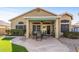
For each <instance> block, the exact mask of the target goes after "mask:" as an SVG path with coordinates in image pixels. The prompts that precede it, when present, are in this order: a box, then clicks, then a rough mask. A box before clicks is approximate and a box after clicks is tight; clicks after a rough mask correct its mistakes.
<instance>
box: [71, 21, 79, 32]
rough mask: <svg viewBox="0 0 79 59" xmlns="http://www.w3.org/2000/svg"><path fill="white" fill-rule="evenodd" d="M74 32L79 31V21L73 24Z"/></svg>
mask: <svg viewBox="0 0 79 59" xmlns="http://www.w3.org/2000/svg"><path fill="white" fill-rule="evenodd" d="M72 32H79V22H78V23H76V24H74V25H72Z"/></svg>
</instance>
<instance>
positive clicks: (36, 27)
mask: <svg viewBox="0 0 79 59" xmlns="http://www.w3.org/2000/svg"><path fill="white" fill-rule="evenodd" d="M40 31H41V26H40V25H33V33H35V32H40Z"/></svg>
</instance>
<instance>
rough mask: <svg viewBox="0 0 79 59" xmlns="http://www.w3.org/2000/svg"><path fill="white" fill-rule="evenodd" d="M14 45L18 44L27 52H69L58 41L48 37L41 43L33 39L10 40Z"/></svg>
mask: <svg viewBox="0 0 79 59" xmlns="http://www.w3.org/2000/svg"><path fill="white" fill-rule="evenodd" d="M12 42H13V43H14V44H18V45H21V46H24V47H25V48H27V50H28V51H29V52H69V51H70V50H69V48H68V47H67V46H66V45H64V44H62V43H61V42H60V41H59V40H57V39H55V38H52V37H49V38H47V39H43V40H42V41H37V40H35V39H25V38H23V37H16V38H14V39H13V40H12Z"/></svg>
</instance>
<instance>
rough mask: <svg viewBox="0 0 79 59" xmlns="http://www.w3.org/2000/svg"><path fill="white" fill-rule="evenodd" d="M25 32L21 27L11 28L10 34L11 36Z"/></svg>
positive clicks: (21, 34)
mask: <svg viewBox="0 0 79 59" xmlns="http://www.w3.org/2000/svg"><path fill="white" fill-rule="evenodd" d="M25 32H26V31H25V30H22V29H11V35H13V36H23V35H24V34H25Z"/></svg>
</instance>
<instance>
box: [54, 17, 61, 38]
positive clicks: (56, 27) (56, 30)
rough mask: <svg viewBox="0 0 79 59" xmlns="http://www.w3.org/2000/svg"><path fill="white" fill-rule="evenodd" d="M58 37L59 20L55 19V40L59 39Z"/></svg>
mask: <svg viewBox="0 0 79 59" xmlns="http://www.w3.org/2000/svg"><path fill="white" fill-rule="evenodd" d="M59 36H60V18H59V17H57V19H56V21H55V38H59Z"/></svg>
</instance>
